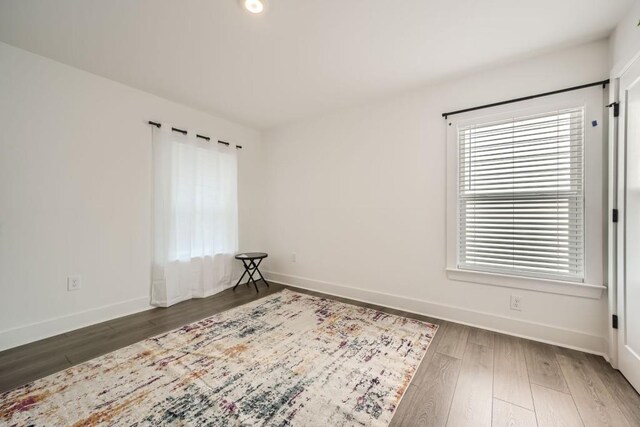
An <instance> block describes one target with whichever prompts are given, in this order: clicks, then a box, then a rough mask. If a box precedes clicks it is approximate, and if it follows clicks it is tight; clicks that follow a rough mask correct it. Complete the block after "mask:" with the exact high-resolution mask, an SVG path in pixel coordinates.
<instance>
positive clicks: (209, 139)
mask: <svg viewBox="0 0 640 427" xmlns="http://www.w3.org/2000/svg"><path fill="white" fill-rule="evenodd" d="M149 124H150V125H151V126H155V127H157V128H158V129H160V128H161V127H162V125H161V124H160V123H158V122H152V121H151V120H149ZM171 130H172V131H174V132H180V133H181V134H183V135H186V134H187V131H186V130H184V129H178V128H171ZM196 138H200V139H204V140H205V141H211V138H209V137H208V136H204V135H199V134H196ZM218 144H224V145H226V146H227V147H228V146H229V145H231V144H229V143H228V142H226V141H220V140H218ZM236 148H237V149H241V148H242V145H236Z"/></svg>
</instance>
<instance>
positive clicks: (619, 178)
mask: <svg viewBox="0 0 640 427" xmlns="http://www.w3.org/2000/svg"><path fill="white" fill-rule="evenodd" d="M639 66H640V52H638V53H637V54H636V55H634V57H633V58H632V59H631V60H630V61H629V62H627V63H626V64H624V66H622V67H619V68H618V69H615V68H614V70H612V72H611V78H610V80H611V86H610V92H609V101H610V103H612V104H617V105H618V108H619V117H614V115H613V111H614V109H613V108H611V112H610V115H609V117H610V126H609V150H608V151H609V153H608V154H609V159H608V167H609V170H608V190H609V194H608V214H609V215H611V213H612V210H613V209H617V210H618V218H619V219H618V222H617V223H614V222H613V221H612V220H611V216H609V221H608V227H607V228H608V251H607V252H608V262H607V266H608V272H607V279H608V297H609V299H608V312H609V317H608V319H607V320H608V322H609V326H610V328H608V330H609V333H608V338H609V340H608V341H609V342H608V344H609V348H608V350H609V351H608V353H609V358H610V360H609V361H610V363H611V365H612V366H613V367H614V368H616V369H618V368H619V358H620V353H619V339H620V335H619V332H620V330H618V329H614V328H613V327H612V326H613V325H612V320H613V316H614V315H615V316H616V317H617V316H620V319H619V321H620V322H624V318H623V317H622V316H624V314H625V313H623V310H622V304H624V300H623V298H624V295H623V292H621V291H622V289H624V286H625V285H626V283H625V282H624V280H625V234H624V233H625V218H626V199H625V192H626V151H627V150H626V142H627V141H626V138H625V137H624V135H625V129H624V127H625V126H626V120H625V115H626V102H625V101H626V99H625V96H624V93H623V91H624V88H622V87H621V79H622V77H623V76H624V74H625V73H627V72H628V71H630V69H631V68H632V67H639ZM638 78H640V72H639V73H638ZM619 291H620V292H619Z"/></svg>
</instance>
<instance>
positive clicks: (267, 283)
mask: <svg viewBox="0 0 640 427" xmlns="http://www.w3.org/2000/svg"><path fill="white" fill-rule="evenodd" d="M261 262H262V259H259V260H258V264H257V265H256V271H257V272H258V275H259V276H260V278H261V279H262V281H263V282H264V283H265V285H267V288H268V287H269V282H267V281H266V280H265V279H264V277H262V273H260V270H259V269H258V267H259V266H260V263H261Z"/></svg>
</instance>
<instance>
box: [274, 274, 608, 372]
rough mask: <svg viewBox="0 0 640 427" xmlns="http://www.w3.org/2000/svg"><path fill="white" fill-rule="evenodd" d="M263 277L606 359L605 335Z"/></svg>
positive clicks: (286, 277)
mask: <svg viewBox="0 0 640 427" xmlns="http://www.w3.org/2000/svg"><path fill="white" fill-rule="evenodd" d="M265 276H266V279H267V280H269V281H272V282H275V283H280V284H283V285H287V286H292V287H296V288H301V289H308V290H312V291H317V292H322V293H325V294H329V295H334V296H339V297H343V298H349V299H353V300H357V301H361V302H367V303H371V304H377V305H380V306H384V307H389V308H395V309H398V310H403V311H408V312H410V313H415V314H422V315H424V316H429V317H435V318H438V319H442V320H447V321H451V322H455V323H461V324H464V325H469V326H474V327H478V328H482V329H488V330H491V331H495V332H499V333H503V334H508V335H513V336H517V337H522V338H527V339H531V340H534V341H540V342H544V343H547V344H553V345H558V346H561V347H567V348H571V349H574V350H579V351H584V352H586V353H592V354H597V355H600V356H603V357H604V358H605V359H607V360H608V356H607V354H606V352H605V349H606V347H605V346H606V342H605V339H604V337H601V336H597V335H591V334H588V333H585V332H582V331H576V330H572V329H565V328H559V327H556V326H552V325H547V324H543V323H538V322H531V321H526V320H520V319H513V318H510V317H506V316H501V315H497V314H492V313H486V312H481V311H475V310H469V309H466V308H462V307H456V306H452V305H445V304H439V303H433V302H429V301H425V300H421V299H418V298H407V297H401V296H397V295H391V294H387V293H383V292H378V291H371V290H367V289H361V288H356V287H352V286H346V285H339V284H336V283H329V282H323V281H320V280H314V279H309V278H305V277H299V276H293V275H288V274H283V273H276V272H272V271H267V272H265Z"/></svg>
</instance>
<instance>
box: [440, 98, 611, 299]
mask: <svg viewBox="0 0 640 427" xmlns="http://www.w3.org/2000/svg"><path fill="white" fill-rule="evenodd" d="M604 101H605V99H604V91H603V90H602V88H601V87H599V86H597V87H593V88H588V89H582V90H578V91H573V92H567V93H563V94H558V95H553V96H549V97H544V98H538V99H533V100H530V101H526V102H521V103H514V104H507V105H503V106H500V107H494V108H491V109H484V110H477V111H474V112H469V113H465V114H460V115H456V116H451V117H449V118H448V119H447V121H446V125H447V142H446V144H447V265H446V272H447V277H448V278H449V279H451V280H457V281H463V282H471V283H477V284H482V285H491V286H501V287H508V288H515V289H526V290H532V291H538V292H546V293H553V294H561V295H572V296H578V297H584V298H594V299H598V298H600V297H601V296H602V293H603V291H604V290H606V286H605V285H603V283H604V261H605V260H604V244H605V238H604V237H605V227H606V224H605V222H604V221H605V213H604V209H605V206H606V204H605V203H604V200H605V199H604V192H603V186H604V168H603V165H604V162H605V161H606V152H605V148H604V143H605V134H606V126H605V123H604V116H603V109H604V108H603V106H604ZM575 107H584V112H585V113H584V114H585V115H584V120H585V132H584V156H585V160H584V176H585V177H584V180H585V182H584V192H585V194H584V197H585V200H584V211H585V213H584V221H585V236H584V238H585V248H584V249H585V254H584V263H585V267H584V268H585V270H584V282H583V283H576V282H567V281H562V280H552V279H542V278H534V277H525V276H515V275H508V274H500V273H490V272H481V271H474V270H467V269H464V270H462V269H459V268H458V250H457V244H458V221H459V218H458V212H459V210H458V193H457V191H458V181H457V179H458V173H457V170H458V139H457V138H458V132H457V130H458V126H465V125H471V124H474V123H485V122H490V121H498V120H504V119H508V118H511V117H520V116H528V115H533V114H539V113H546V112H549V111H554V110H562V109H568V108H575ZM594 120H595V121H597V123H598V124H597V126H595V127H594V126H592V124H591V123H592V121H594Z"/></svg>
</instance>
